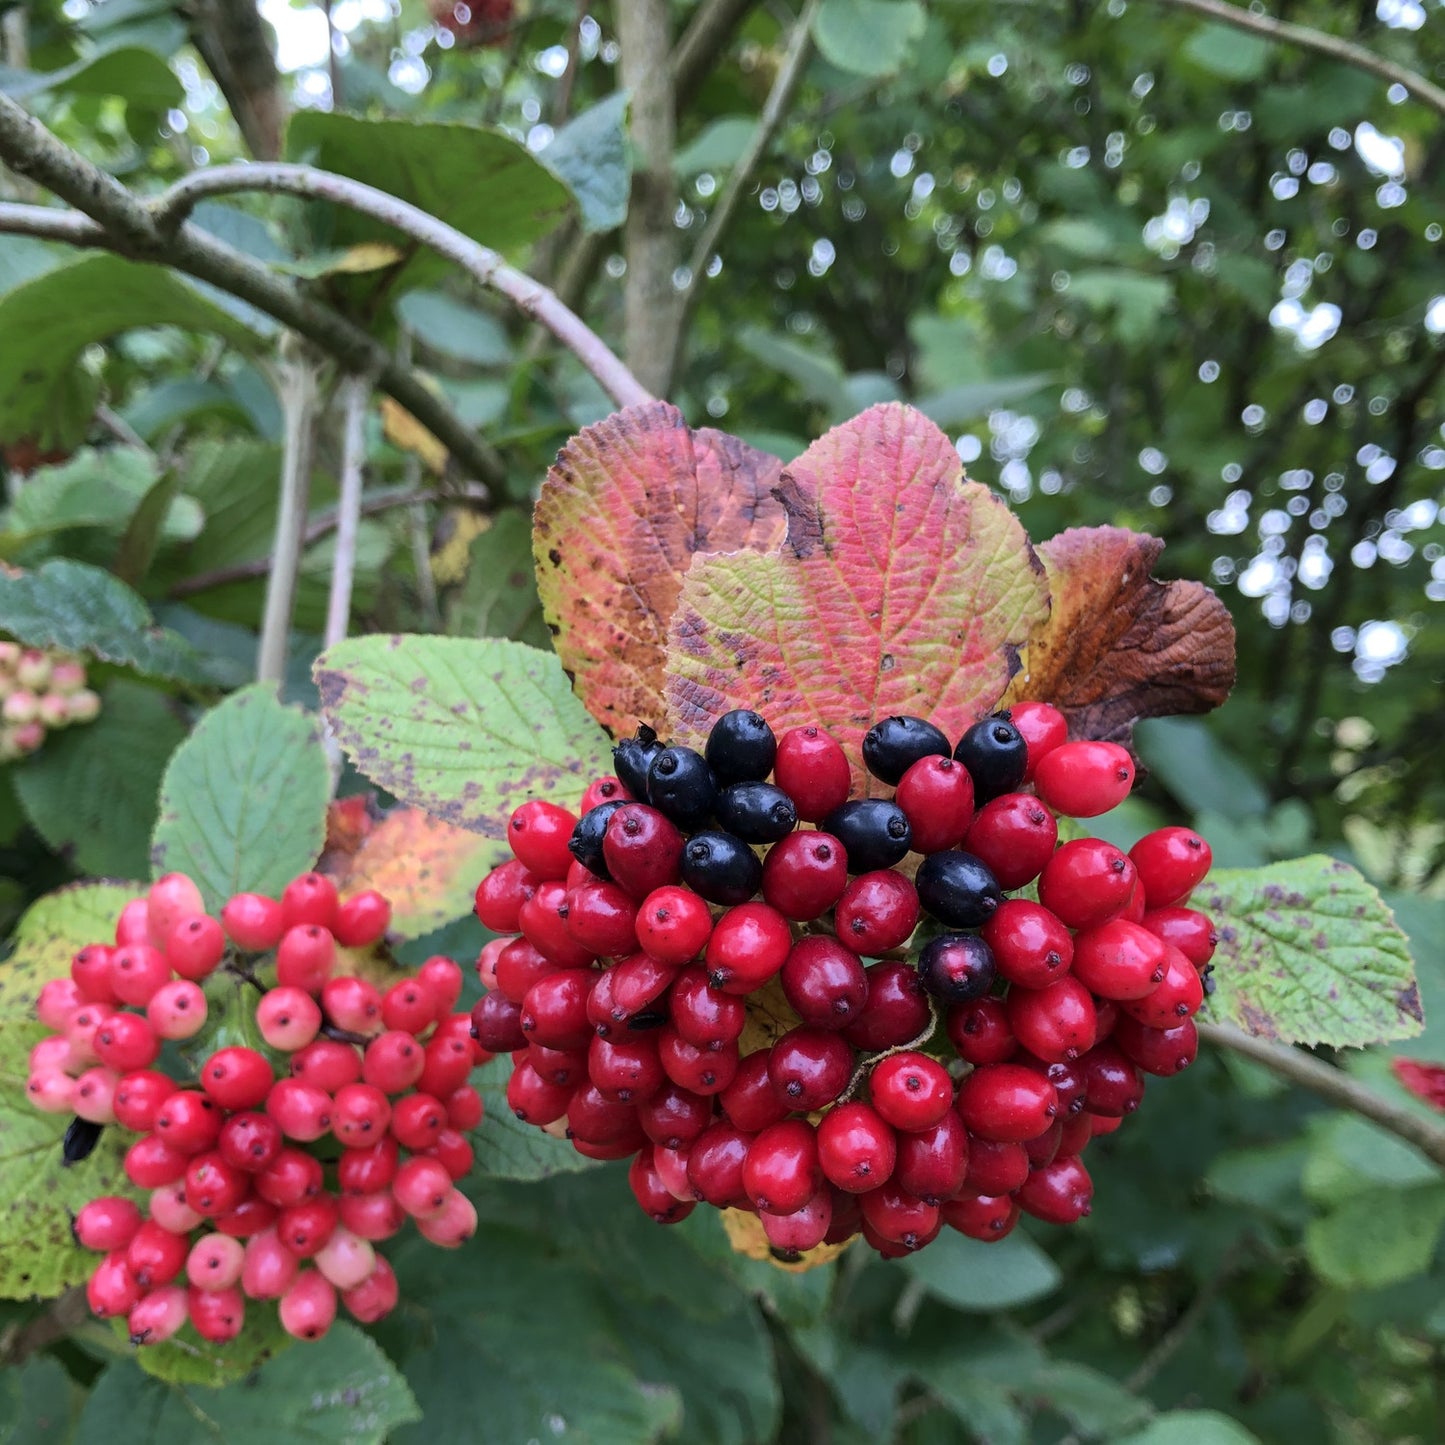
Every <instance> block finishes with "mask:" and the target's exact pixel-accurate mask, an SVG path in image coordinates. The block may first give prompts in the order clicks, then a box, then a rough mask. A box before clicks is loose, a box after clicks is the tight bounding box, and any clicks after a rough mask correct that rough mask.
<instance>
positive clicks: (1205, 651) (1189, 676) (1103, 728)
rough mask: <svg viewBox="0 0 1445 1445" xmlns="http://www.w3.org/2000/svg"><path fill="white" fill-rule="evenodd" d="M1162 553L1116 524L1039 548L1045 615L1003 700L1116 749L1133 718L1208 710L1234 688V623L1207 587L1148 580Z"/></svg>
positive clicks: (1153, 540) (1072, 533)
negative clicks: (1053, 715)
mask: <svg viewBox="0 0 1445 1445" xmlns="http://www.w3.org/2000/svg"><path fill="white" fill-rule="evenodd" d="M1163 550H1164V544H1163V542H1161V541H1160V540H1159V539H1158V538H1157V537H1149V536H1145V535H1143V534H1141V533H1139V532H1130V531H1127V530H1126V529H1125V528H1122V527H1075V528H1071V529H1070V530H1069V531H1067V532H1061V533H1060V534H1059V535H1058V536H1057V537H1052V538H1050V539H1049V540H1048V541H1047V542H1044V543H1042V544H1041V545H1040V547H1039V554H1040V556H1042V558H1043V560H1044V565H1045V566H1046V567H1047V569H1048V580H1049V590H1050V593H1051V595H1052V598H1053V610H1052V612H1051V613H1050V615H1049V618H1048V621H1047V622H1046V623H1045V624H1044V625H1043V627H1042V628H1040V630H1039V631H1038V632H1037V633H1036V634H1035V636H1034V637H1033V639H1032V640H1031V641H1030V643H1029V647H1028V651H1027V653H1026V654H1025V655H1024V667H1023V671H1021V672H1020V673H1019V675H1018V676H1017V677H1016V678H1015V679H1014V681H1013V685H1012V686H1011V687H1010V689H1009V693H1008V701H1010V702H1019V701H1022V700H1023V699H1025V698H1038V699H1041V700H1042V701H1045V702H1050V703H1052V704H1053V705H1054V706H1055V707H1056V708H1058V709H1059V710H1060V711H1061V712H1063V714H1064V715H1065V716H1066V717H1067V718H1068V720H1069V731H1070V734H1071V735H1072V736H1074V737H1076V738H1105V739H1111V740H1114V741H1119V742H1127V741H1128V740H1129V734H1130V730H1131V728H1132V727H1133V725H1134V723H1136V722H1137V721H1138V720H1139V719H1140V718H1146V717H1166V716H1172V715H1174V714H1178V713H1200V712H1208V711H1209V710H1210V709H1211V708H1216V707H1218V706H1219V705H1220V703H1222V702H1223V701H1224V699H1225V698H1226V697H1228V696H1229V693H1230V689H1231V688H1233V686H1234V623H1233V621H1232V620H1231V618H1230V616H1229V611H1228V609H1227V608H1226V607H1225V605H1224V604H1223V603H1222V602H1221V601H1220V600H1219V598H1218V597H1216V596H1215V595H1214V593H1213V592H1211V591H1210V590H1209V588H1208V587H1205V586H1203V585H1202V584H1200V583H1198V582H1188V581H1185V582H1158V581H1156V580H1155V579H1154V578H1153V577H1152V576H1151V575H1150V574H1151V573H1152V571H1153V569H1154V565H1155V563H1156V562H1157V561H1158V560H1159V554H1160V553H1161V552H1162V551H1163Z"/></svg>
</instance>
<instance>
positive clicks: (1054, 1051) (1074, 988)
mask: <svg viewBox="0 0 1445 1445" xmlns="http://www.w3.org/2000/svg"><path fill="white" fill-rule="evenodd" d="M1008 1021H1009V1027H1010V1028H1011V1029H1012V1030H1013V1034H1014V1037H1015V1038H1016V1039H1017V1040H1018V1041H1019V1043H1020V1044H1021V1045H1022V1046H1023V1047H1024V1048H1025V1049H1027V1050H1028V1051H1029V1053H1031V1054H1033V1055H1034V1056H1035V1057H1036V1058H1039V1059H1042V1060H1044V1062H1045V1063H1055V1062H1058V1061H1061V1060H1064V1059H1075V1058H1078V1056H1079V1055H1080V1054H1082V1053H1085V1052H1087V1051H1088V1050H1089V1049H1091V1048H1092V1047H1093V1046H1094V1039H1095V1037H1096V1036H1097V1033H1098V1021H1097V1018H1096V1015H1095V1013H1094V1000H1093V997H1092V995H1091V994H1090V993H1089V990H1088V989H1086V988H1085V987H1084V985H1083V984H1082V983H1080V982H1079V981H1078V979H1076V978H1073V977H1071V976H1065V977H1064V978H1061V979H1057V980H1056V981H1055V982H1053V983H1051V984H1049V985H1048V987H1047V988H1041V989H1027V988H1011V989H1010V990H1009V995H1008Z"/></svg>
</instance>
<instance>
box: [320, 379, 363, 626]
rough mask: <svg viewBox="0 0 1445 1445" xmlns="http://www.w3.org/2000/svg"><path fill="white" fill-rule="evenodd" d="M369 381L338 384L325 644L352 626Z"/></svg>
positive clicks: (347, 380)
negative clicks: (337, 463) (337, 459)
mask: <svg viewBox="0 0 1445 1445" xmlns="http://www.w3.org/2000/svg"><path fill="white" fill-rule="evenodd" d="M370 399H371V382H370V380H369V379H368V378H367V377H364V376H348V377H347V378H346V380H345V381H344V382H342V384H341V487H340V494H339V495H338V497H337V499H336V551H335V554H334V556H333V557H332V560H331V593H330V596H329V597H328V598H327V603H326V630H325V632H324V633H323V634H322V635H323V637H324V639H325V645H326V646H327V647H330V646H331V644H332V643H333V642H340V641H341V640H342V639H343V638H344V637H345V636H346V633H347V630H348V629H349V628H350V626H351V584H352V579H353V578H354V576H355V574H356V538H357V533H358V531H359V529H360V525H361V484H362V479H363V473H364V470H365V466H366V408H367V403H368V402H369V401H370Z"/></svg>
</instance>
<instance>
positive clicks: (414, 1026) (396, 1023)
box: [381, 940, 505, 1034]
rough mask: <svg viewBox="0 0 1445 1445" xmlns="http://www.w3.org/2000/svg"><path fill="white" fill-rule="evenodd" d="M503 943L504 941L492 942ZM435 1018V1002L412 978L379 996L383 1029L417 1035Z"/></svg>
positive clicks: (400, 981) (402, 981) (405, 979)
mask: <svg viewBox="0 0 1445 1445" xmlns="http://www.w3.org/2000/svg"><path fill="white" fill-rule="evenodd" d="M494 941H496V942H503V943H504V942H505V941H504V940H494ZM435 1018H436V1002H435V1000H434V999H433V998H432V996H431V993H430V991H429V990H428V989H425V988H423V987H422V985H421V984H420V983H419V982H418V981H417V980H416V979H414V978H403V979H399V980H398V981H397V982H396V983H394V984H392V986H391V987H390V988H389V989H387V991H386V992H385V993H384V994H382V996H381V1022H382V1027H383V1028H388V1029H399V1030H401V1031H402V1032H403V1033H408V1034H419V1033H421V1032H422V1031H423V1030H424V1029H425V1028H426V1027H427V1025H428V1024H430V1023H431V1022H432V1021H433V1020H434V1019H435Z"/></svg>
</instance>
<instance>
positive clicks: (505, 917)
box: [474, 858, 541, 933]
mask: <svg viewBox="0 0 1445 1445" xmlns="http://www.w3.org/2000/svg"><path fill="white" fill-rule="evenodd" d="M540 882H541V879H540V878H538V877H537V876H536V875H535V874H533V873H529V872H528V871H527V867H526V865H525V864H523V863H521V862H519V861H518V860H517V859H515V858H513V859H512V860H511V861H510V862H507V863H503V864H501V865H500V866H499V867H497V868H493V869H492V871H491V872H490V873H488V874H487V876H486V877H485V878H483V879H482V881H481V882H480V883H479V884H478V885H477V894H476V899H475V904H474V907H475V910H476V915H477V917H478V918H479V919H480V920H481V924H482V927H483V928H490V929H491V930H492V932H493V933H515V932H516V931H517V929H518V927H519V926H520V925H519V924H518V921H517V920H518V917H519V915H520V913H521V908H522V905H523V904H524V903H525V902H526V901H527V899H529V898H530V897H531V896H532V893H533V890H534V889H535V888H536V887H537V884H538V883H540Z"/></svg>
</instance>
